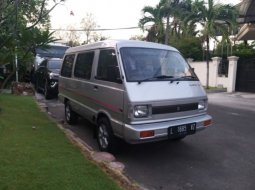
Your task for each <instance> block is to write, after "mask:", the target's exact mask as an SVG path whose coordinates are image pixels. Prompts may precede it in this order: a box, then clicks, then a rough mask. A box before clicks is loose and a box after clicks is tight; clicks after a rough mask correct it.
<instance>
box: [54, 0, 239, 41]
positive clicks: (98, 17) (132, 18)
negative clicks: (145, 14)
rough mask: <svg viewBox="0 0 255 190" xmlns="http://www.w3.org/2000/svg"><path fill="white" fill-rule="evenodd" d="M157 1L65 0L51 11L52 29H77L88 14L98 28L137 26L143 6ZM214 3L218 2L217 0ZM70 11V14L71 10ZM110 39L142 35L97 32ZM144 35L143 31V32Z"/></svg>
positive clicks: (131, 31) (234, 1) (136, 31)
mask: <svg viewBox="0 0 255 190" xmlns="http://www.w3.org/2000/svg"><path fill="white" fill-rule="evenodd" d="M240 1H241V0H218V2H221V3H230V4H237V3H239V2H240ZM158 2H159V0H66V2H65V3H64V5H58V6H57V7H56V8H55V9H54V10H53V11H52V12H51V14H50V16H51V25H52V29H58V28H67V26H68V25H72V26H75V28H77V29H79V28H80V23H81V20H82V18H84V17H85V16H86V14H87V13H91V14H93V16H94V19H95V21H96V23H97V25H98V26H99V27H98V28H101V29H105V28H107V29H108V28H126V27H136V26H138V22H139V19H140V18H142V13H141V10H142V9H143V7H144V6H147V5H149V6H155V5H156V4H157V3H158ZM216 2H217V1H216ZM71 12H72V13H73V15H72V14H70V13H71ZM99 33H101V34H102V35H103V36H106V37H108V38H111V39H129V38H130V37H131V36H134V35H141V34H144V33H143V31H142V30H140V29H129V30H117V31H103V32H101V31H100V32H99ZM144 35H145V34H144Z"/></svg>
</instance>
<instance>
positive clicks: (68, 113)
mask: <svg viewBox="0 0 255 190" xmlns="http://www.w3.org/2000/svg"><path fill="white" fill-rule="evenodd" d="M65 120H66V122H67V123H68V124H70V125H72V124H76V123H77V120H78V115H77V114H76V113H75V112H74V111H73V110H72V108H71V106H70V102H69V101H67V102H66V103H65Z"/></svg>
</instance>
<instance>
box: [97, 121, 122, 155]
mask: <svg viewBox="0 0 255 190" xmlns="http://www.w3.org/2000/svg"><path fill="white" fill-rule="evenodd" d="M97 142H98V146H99V149H100V150H101V151H104V152H114V151H115V150H116V148H117V143H116V137H115V136H114V134H113V132H112V128H111V124H110V122H109V120H108V119H107V118H105V117H103V118H100V119H99V120H98V128H97Z"/></svg>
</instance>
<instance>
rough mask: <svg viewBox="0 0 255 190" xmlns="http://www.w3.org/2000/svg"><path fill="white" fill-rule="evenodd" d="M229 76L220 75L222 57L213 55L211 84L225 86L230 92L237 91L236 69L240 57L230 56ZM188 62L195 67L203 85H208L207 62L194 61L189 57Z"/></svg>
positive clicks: (210, 72)
mask: <svg viewBox="0 0 255 190" xmlns="http://www.w3.org/2000/svg"><path fill="white" fill-rule="evenodd" d="M228 61H229V66H228V76H227V77H226V76H219V75H218V69H219V64H220V62H221V58H220V57H213V58H212V61H210V62H209V86H211V87H223V88H226V89H227V91H228V92H234V91H235V85H236V71H237V61H238V57H235V56H231V57H228ZM188 62H189V64H190V66H191V67H192V68H194V70H195V73H196V74H197V76H198V78H199V80H200V82H201V83H202V85H203V86H206V62H193V60H192V59H188Z"/></svg>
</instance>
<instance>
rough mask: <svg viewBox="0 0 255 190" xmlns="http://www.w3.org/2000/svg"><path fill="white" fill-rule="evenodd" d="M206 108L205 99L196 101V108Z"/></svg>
mask: <svg viewBox="0 0 255 190" xmlns="http://www.w3.org/2000/svg"><path fill="white" fill-rule="evenodd" d="M206 108H207V101H206V100H202V101H200V102H198V110H205V109H206Z"/></svg>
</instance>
